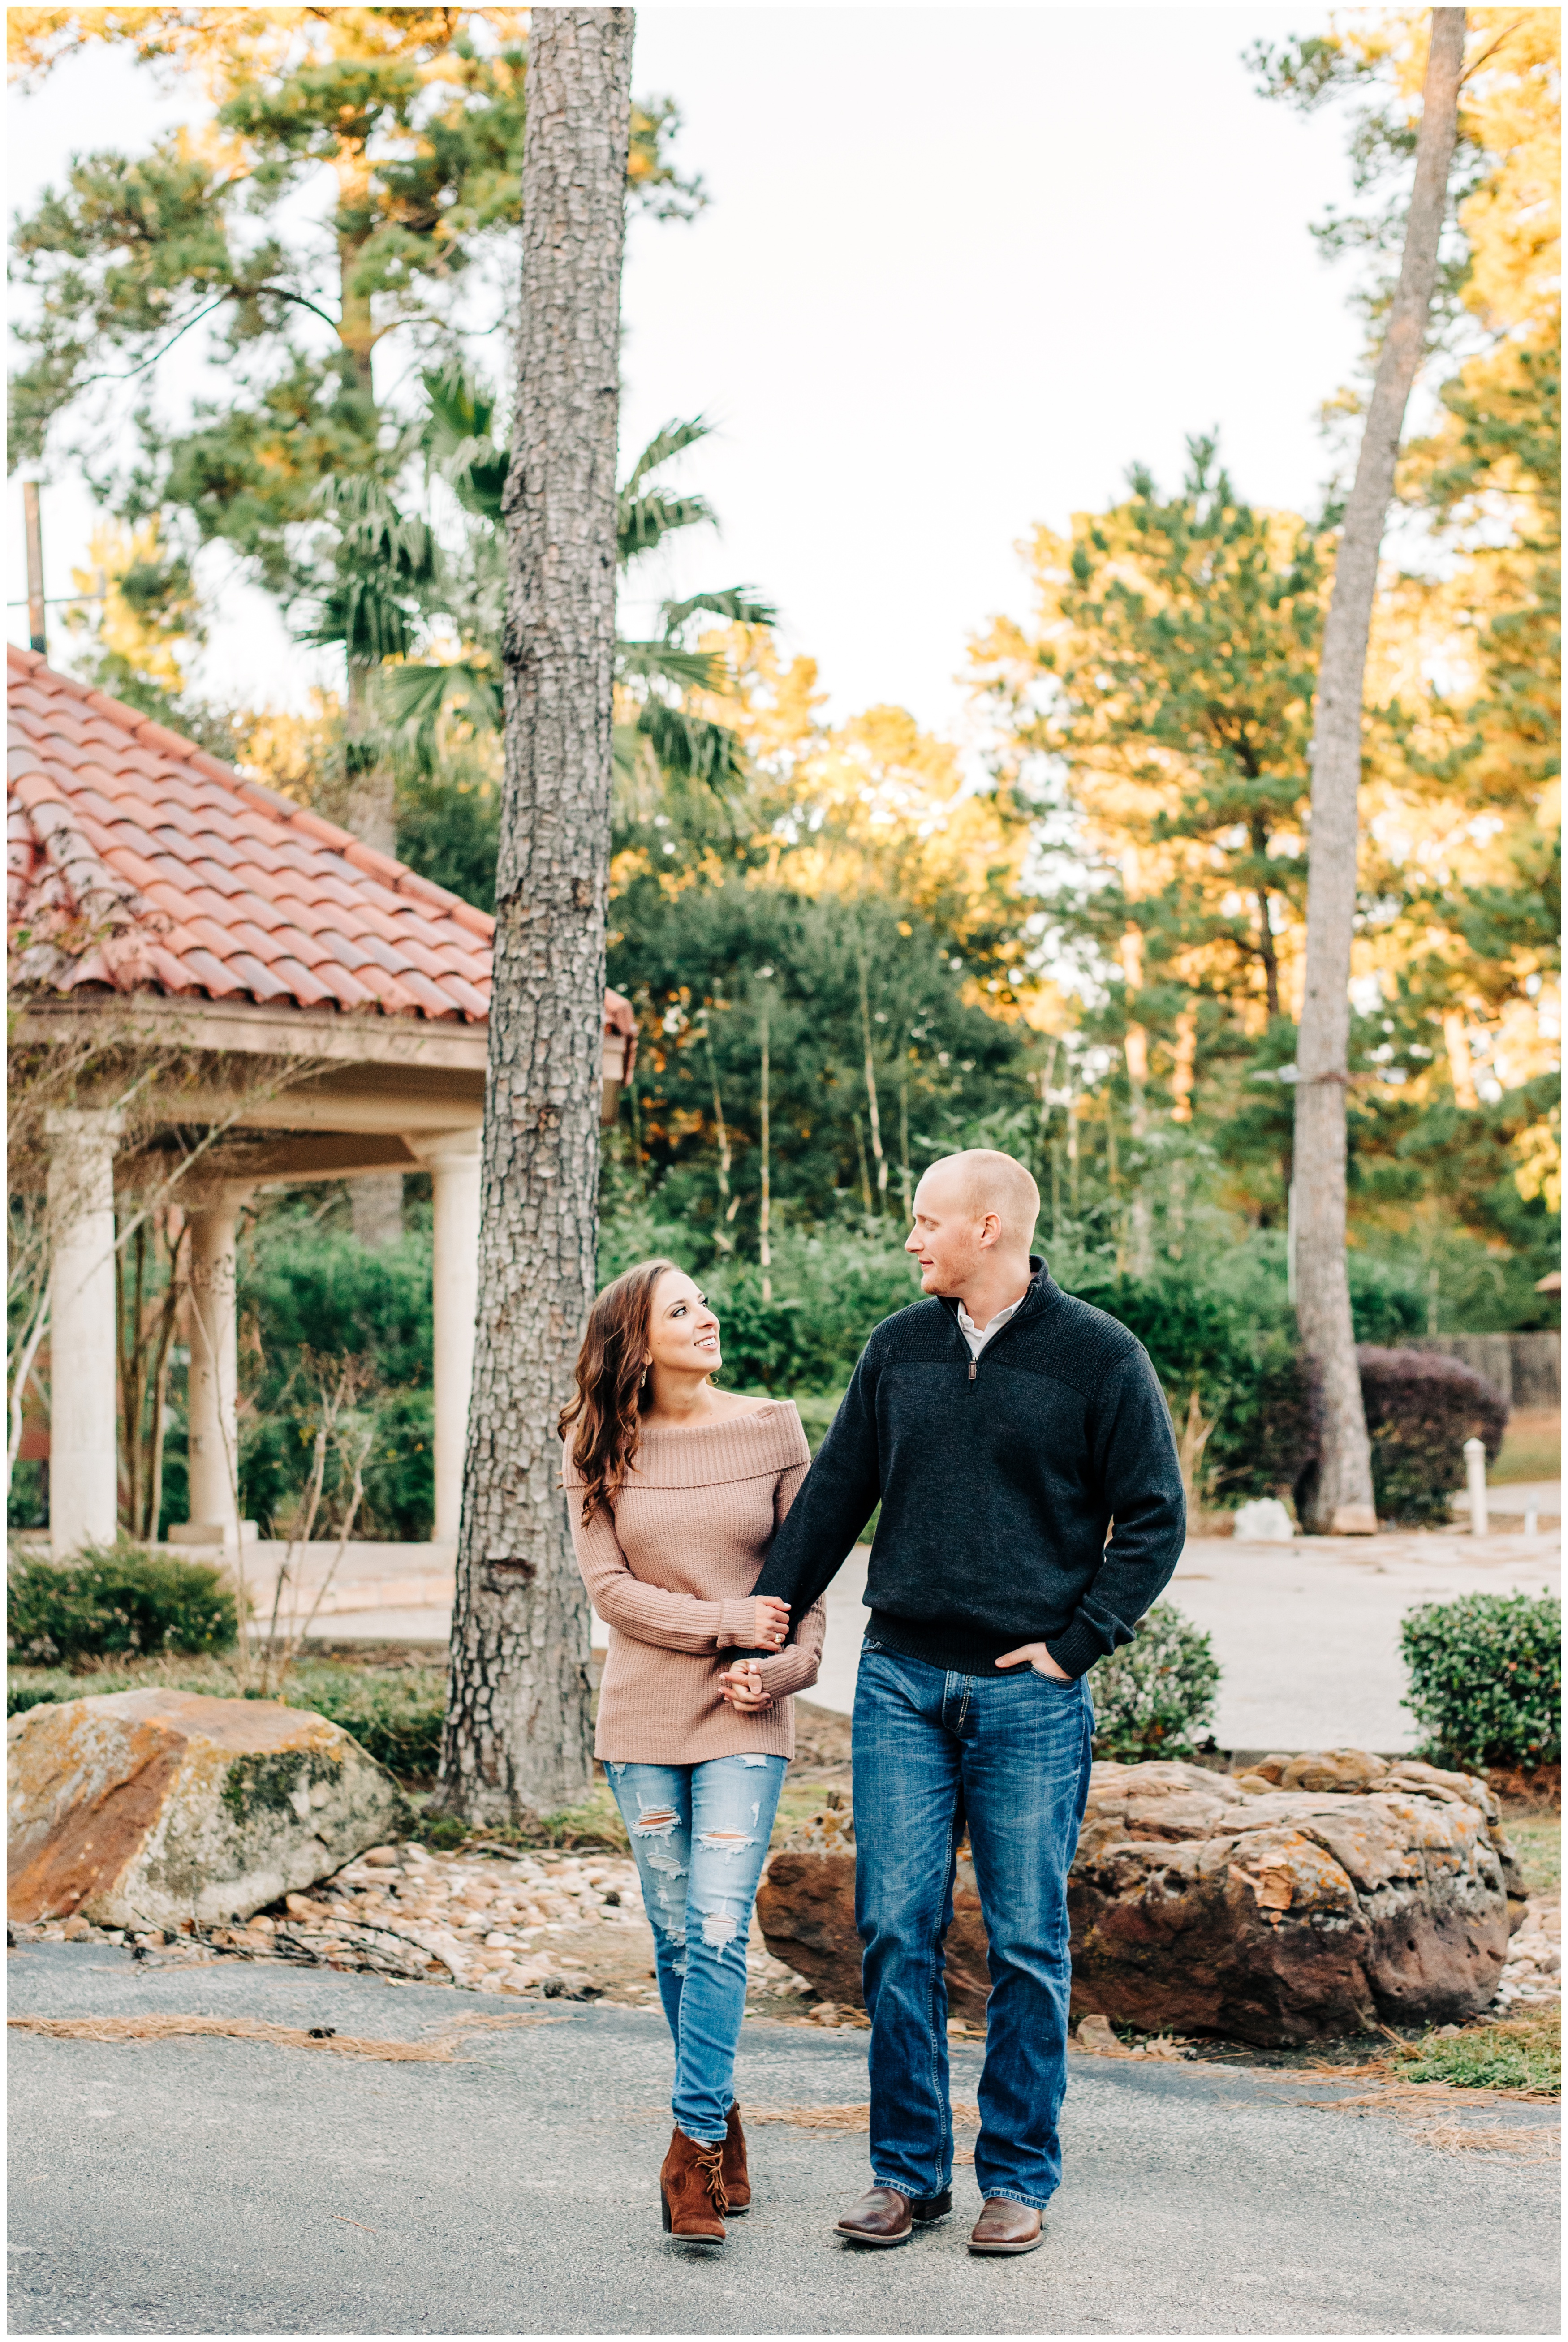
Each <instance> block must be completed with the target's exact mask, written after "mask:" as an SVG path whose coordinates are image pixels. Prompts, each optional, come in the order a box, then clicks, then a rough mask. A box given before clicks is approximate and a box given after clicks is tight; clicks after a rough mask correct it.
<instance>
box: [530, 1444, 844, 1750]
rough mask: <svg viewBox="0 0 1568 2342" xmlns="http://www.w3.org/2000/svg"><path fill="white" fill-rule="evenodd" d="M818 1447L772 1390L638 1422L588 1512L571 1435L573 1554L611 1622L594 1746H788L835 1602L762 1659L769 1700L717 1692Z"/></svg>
mask: <svg viewBox="0 0 1568 2342" xmlns="http://www.w3.org/2000/svg"><path fill="white" fill-rule="evenodd" d="M810 1463H811V1451H810V1449H809V1448H808V1447H807V1446H806V1442H805V1433H804V1431H803V1430H802V1428H801V1420H800V1416H799V1415H798V1414H797V1413H796V1411H795V1409H794V1406H792V1405H791V1404H790V1403H789V1402H787V1401H783V1402H778V1401H770V1402H769V1404H768V1405H767V1406H761V1407H758V1408H756V1409H755V1410H754V1411H753V1412H752V1413H750V1414H747V1415H732V1416H724V1417H723V1418H722V1419H721V1420H720V1421H718V1422H716V1423H712V1424H704V1425H703V1426H701V1427H699V1428H698V1429H696V1430H693V1431H666V1430H660V1429H654V1430H649V1431H644V1433H643V1436H642V1438H641V1441H640V1443H639V1445H638V1448H637V1455H636V1460H635V1462H634V1465H633V1466H632V1469H631V1470H630V1471H629V1472H628V1473H627V1475H626V1477H625V1479H624V1482H623V1484H622V1486H621V1489H620V1491H619V1494H618V1495H617V1496H616V1497H615V1509H614V1519H612V1518H611V1517H610V1516H609V1515H608V1514H607V1513H606V1512H605V1511H604V1509H603V1508H602V1507H601V1509H600V1510H599V1511H597V1512H596V1513H595V1514H594V1517H593V1519H592V1520H591V1521H590V1522H589V1523H588V1526H587V1527H586V1528H584V1526H583V1479H582V1475H581V1474H580V1473H579V1472H578V1470H577V1468H576V1466H575V1465H574V1463H573V1461H572V1456H571V1449H570V1444H569V1443H568V1446H567V1449H566V1455H565V1461H564V1474H563V1476H564V1483H565V1488H566V1509H567V1512H568V1515H569V1516H570V1518H571V1523H572V1541H573V1544H574V1546H575V1548H576V1554H577V1566H578V1568H579V1569H580V1570H581V1571H582V1573H583V1582H584V1585H585V1586H587V1589H588V1592H589V1595H590V1596H591V1597H592V1600H593V1604H594V1609H595V1610H596V1611H597V1612H598V1614H599V1616H600V1617H601V1618H603V1619H604V1622H605V1624H606V1626H608V1627H609V1629H610V1650H609V1656H608V1657H607V1658H606V1660H605V1662H604V1681H603V1683H602V1684H601V1686H600V1689H599V1721H598V1726H597V1729H596V1731H595V1733H594V1755H595V1756H596V1757H600V1758H602V1759H604V1760H605V1761H607V1762H608V1763H610V1764H613V1765H702V1764H705V1763H706V1762H707V1761H708V1759H709V1758H710V1757H753V1756H765V1757H793V1756H794V1700H793V1699H792V1698H790V1696H789V1694H790V1693H792V1692H797V1691H804V1690H806V1689H807V1688H808V1687H809V1686H811V1685H812V1684H814V1683H815V1681H816V1674H817V1666H818V1663H819V1661H820V1659H821V1657H822V1638H823V1631H824V1626H825V1625H826V1617H827V1614H826V1612H825V1611H824V1607H823V1605H822V1604H821V1603H820V1602H818V1603H816V1604H815V1605H814V1606H813V1608H812V1609H810V1610H808V1611H807V1613H806V1615H805V1616H804V1618H802V1619H801V1620H800V1621H799V1622H798V1625H797V1626H796V1629H795V1639H794V1642H793V1643H790V1644H788V1645H786V1646H785V1647H784V1650H782V1651H778V1652H775V1653H774V1656H772V1657H771V1658H765V1659H763V1660H760V1661H759V1662H758V1665H759V1667H760V1669H761V1673H762V1676H763V1680H764V1683H765V1684H766V1686H767V1687H768V1689H769V1690H770V1691H771V1692H772V1693H773V1696H774V1705H773V1706H772V1707H770V1708H766V1709H764V1712H763V1714H762V1715H760V1716H740V1715H737V1714H736V1712H735V1710H734V1708H733V1707H731V1706H728V1704H727V1703H726V1702H725V1701H724V1700H723V1699H722V1698H721V1697H720V1696H719V1676H720V1674H721V1672H722V1670H723V1667H724V1660H723V1658H722V1656H721V1654H722V1653H723V1652H724V1650H725V1649H726V1648H728V1647H730V1646H734V1645H739V1646H741V1647H742V1648H743V1649H744V1648H745V1647H746V1646H748V1645H750V1643H751V1641H752V1620H753V1615H754V1614H753V1609H752V1603H751V1590H752V1587H753V1586H754V1584H755V1583H756V1577H757V1573H758V1571H759V1570H760V1569H761V1567H762V1566H763V1558H764V1555H765V1554H766V1552H767V1548H768V1546H769V1544H770V1543H771V1541H772V1538H773V1535H774V1530H775V1529H776V1528H777V1526H778V1525H779V1523H780V1522H781V1521H782V1520H783V1518H784V1515H785V1514H786V1513H787V1512H788V1510H789V1508H790V1506H791V1504H792V1503H793V1502H794V1496H795V1492H796V1490H797V1489H798V1488H799V1486H800V1484H801V1482H802V1481H803V1480H804V1478H805V1476H806V1471H807V1469H808V1467H809V1466H810Z"/></svg>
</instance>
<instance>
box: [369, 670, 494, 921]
mask: <svg viewBox="0 0 1568 2342" xmlns="http://www.w3.org/2000/svg"><path fill="white" fill-rule="evenodd" d="M394 672H402V670H394ZM453 761H454V760H453V759H452V758H450V757H448V758H447V759H445V760H444V765H443V769H442V770H441V772H440V773H438V774H428V773H419V772H414V773H409V774H406V775H404V774H401V773H400V774H399V775H398V778H397V803H396V820H397V853H398V859H399V860H400V861H403V862H406V863H407V865H408V866H409V868H410V869H411V870H417V871H418V872H419V874H420V876H421V877H424V878H429V879H432V880H434V884H435V885H436V886H445V887H446V888H448V889H449V891H450V892H451V893H452V894H454V895H457V896H461V898H462V900H463V901H464V902H465V903H472V904H473V905H474V908H475V910H479V911H494V908H495V855H496V849H497V847H498V846H499V844H500V838H501V791H500V787H499V786H498V785H497V784H496V783H495V782H494V780H492V779H491V778H490V777H489V776H488V775H484V774H482V773H480V772H478V771H474V772H473V773H472V774H466V773H464V772H462V771H458V772H456V773H454V771H453V769H452V765H453Z"/></svg>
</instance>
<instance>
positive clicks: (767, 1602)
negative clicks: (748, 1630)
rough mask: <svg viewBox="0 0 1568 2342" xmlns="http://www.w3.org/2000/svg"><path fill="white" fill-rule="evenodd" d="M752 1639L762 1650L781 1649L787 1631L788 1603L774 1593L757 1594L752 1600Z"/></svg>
mask: <svg viewBox="0 0 1568 2342" xmlns="http://www.w3.org/2000/svg"><path fill="white" fill-rule="evenodd" d="M752 1610H753V1614H754V1615H753V1618H752V1640H753V1642H754V1643H760V1644H761V1645H762V1646H763V1648H764V1650H768V1651H782V1650H783V1648H784V1636H786V1635H787V1634H788V1633H789V1604H788V1603H787V1602H781V1601H780V1600H779V1599H778V1596H776V1595H774V1594H758V1595H756V1596H754V1597H753V1601H752Z"/></svg>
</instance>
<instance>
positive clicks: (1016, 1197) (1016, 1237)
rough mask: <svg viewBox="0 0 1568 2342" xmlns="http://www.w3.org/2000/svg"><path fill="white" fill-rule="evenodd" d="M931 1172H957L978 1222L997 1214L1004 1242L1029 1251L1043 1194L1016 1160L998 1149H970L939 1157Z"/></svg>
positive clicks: (985, 1147)
mask: <svg viewBox="0 0 1568 2342" xmlns="http://www.w3.org/2000/svg"><path fill="white" fill-rule="evenodd" d="M927 1168H928V1169H929V1170H932V1171H942V1170H948V1169H951V1170H954V1171H956V1172H957V1173H958V1174H959V1175H960V1176H961V1177H962V1179H963V1181H964V1206H965V1208H966V1209H967V1210H969V1211H972V1212H973V1213H974V1216H975V1218H976V1219H977V1220H980V1219H984V1217H985V1215H986V1214H987V1212H994V1213H995V1215H996V1216H997V1218H998V1220H1000V1222H1001V1223H1002V1236H1003V1240H1004V1243H1007V1244H1010V1245H1021V1246H1024V1249H1025V1250H1027V1249H1028V1247H1029V1246H1030V1245H1031V1244H1032V1243H1033V1241H1034V1223H1035V1221H1036V1220H1037V1219H1038V1218H1039V1217H1040V1190H1039V1188H1038V1187H1037V1186H1035V1184H1034V1178H1033V1176H1031V1174H1030V1173H1029V1171H1028V1170H1027V1169H1026V1168H1025V1166H1024V1165H1023V1164H1022V1163H1020V1162H1019V1161H1018V1160H1017V1158H1016V1156H1012V1155H1004V1154H1002V1153H1001V1152H1000V1151H999V1150H998V1149H997V1148H996V1147H994V1146H966V1147H965V1148H964V1150H963V1152H962V1153H961V1154H958V1155H939V1156H937V1158H936V1160H935V1162H934V1163H932V1164H929V1165H928V1166H927Z"/></svg>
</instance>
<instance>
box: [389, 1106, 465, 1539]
mask: <svg viewBox="0 0 1568 2342" xmlns="http://www.w3.org/2000/svg"><path fill="white" fill-rule="evenodd" d="M407 1144H408V1146H410V1148H411V1149H412V1150H413V1151H414V1153H416V1154H417V1155H418V1156H419V1158H420V1160H421V1161H422V1162H424V1163H427V1164H428V1165H429V1166H430V1177H431V1186H432V1189H433V1190H434V1206H435V1210H434V1222H435V1264H434V1287H435V1290H434V1302H435V1311H434V1316H435V1328H434V1332H435V1542H436V1544H437V1545H455V1544H456V1542H457V1530H458V1525H459V1523H460V1521H461V1518H462V1514H463V1466H464V1459H465V1457H466V1456H467V1452H468V1394H469V1390H470V1388H471V1386H472V1385H473V1381H474V1317H475V1315H476V1314H477V1311H478V1306H479V1133H478V1131H477V1130H454V1131H443V1132H441V1133H439V1134H435V1135H433V1136H428V1137H427V1136H424V1134H423V1133H421V1134H420V1135H419V1136H418V1137H417V1138H415V1137H410V1138H409V1139H408V1141H407Z"/></svg>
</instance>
